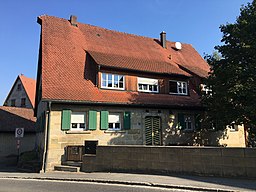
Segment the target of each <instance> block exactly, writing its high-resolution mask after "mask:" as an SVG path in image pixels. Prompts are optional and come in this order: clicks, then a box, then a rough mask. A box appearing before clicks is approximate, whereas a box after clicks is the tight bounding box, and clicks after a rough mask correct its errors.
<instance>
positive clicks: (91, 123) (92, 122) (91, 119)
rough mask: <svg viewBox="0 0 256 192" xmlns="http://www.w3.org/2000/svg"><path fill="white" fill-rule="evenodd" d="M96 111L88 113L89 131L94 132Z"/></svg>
mask: <svg viewBox="0 0 256 192" xmlns="http://www.w3.org/2000/svg"><path fill="white" fill-rule="evenodd" d="M96 127H97V111H89V130H96Z"/></svg>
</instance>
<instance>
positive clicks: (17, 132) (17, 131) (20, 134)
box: [15, 128, 24, 138]
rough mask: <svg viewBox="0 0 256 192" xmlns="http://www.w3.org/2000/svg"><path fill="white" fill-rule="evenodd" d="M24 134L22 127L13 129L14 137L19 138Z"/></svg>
mask: <svg viewBox="0 0 256 192" xmlns="http://www.w3.org/2000/svg"><path fill="white" fill-rule="evenodd" d="M23 136H24V128H16V129H15V137H16V138H20V137H23Z"/></svg>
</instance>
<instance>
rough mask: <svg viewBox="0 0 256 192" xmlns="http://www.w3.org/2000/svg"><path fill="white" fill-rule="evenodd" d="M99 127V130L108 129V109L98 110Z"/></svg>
mask: <svg viewBox="0 0 256 192" xmlns="http://www.w3.org/2000/svg"><path fill="white" fill-rule="evenodd" d="M100 129H101V130H107V129H108V111H101V112H100Z"/></svg>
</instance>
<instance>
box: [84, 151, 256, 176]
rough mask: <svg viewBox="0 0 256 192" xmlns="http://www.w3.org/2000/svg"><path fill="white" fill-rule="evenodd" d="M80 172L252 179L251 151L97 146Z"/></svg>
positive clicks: (255, 156) (255, 169) (254, 154)
mask: <svg viewBox="0 0 256 192" xmlns="http://www.w3.org/2000/svg"><path fill="white" fill-rule="evenodd" d="M82 171H84V172H92V171H113V172H115V171H117V172H120V171H125V172H142V173H164V174H171V173H181V174H196V175H208V176H224V177H248V178H255V177H256V149H255V148H222V147H221V148H217V147H216V148H215V147H167V146H165V147H164V146H159V147H153V146H98V147H97V153H96V155H84V156H83V166H82Z"/></svg>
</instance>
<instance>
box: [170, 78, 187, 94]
mask: <svg viewBox="0 0 256 192" xmlns="http://www.w3.org/2000/svg"><path fill="white" fill-rule="evenodd" d="M169 92H170V94H179V95H187V94H188V84H187V82H185V81H169Z"/></svg>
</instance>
